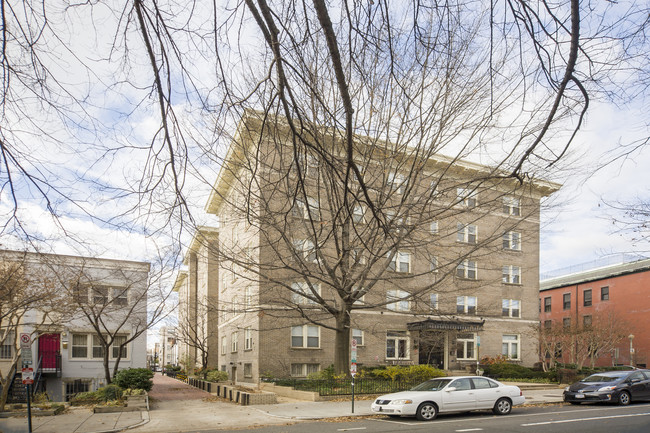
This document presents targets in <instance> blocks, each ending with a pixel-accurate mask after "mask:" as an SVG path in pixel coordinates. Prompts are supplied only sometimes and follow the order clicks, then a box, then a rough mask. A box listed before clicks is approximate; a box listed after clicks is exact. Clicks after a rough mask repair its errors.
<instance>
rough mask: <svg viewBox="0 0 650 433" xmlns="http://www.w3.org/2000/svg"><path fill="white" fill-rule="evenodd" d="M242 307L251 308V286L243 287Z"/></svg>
mask: <svg viewBox="0 0 650 433" xmlns="http://www.w3.org/2000/svg"><path fill="white" fill-rule="evenodd" d="M244 308H253V287H251V286H246V288H244Z"/></svg>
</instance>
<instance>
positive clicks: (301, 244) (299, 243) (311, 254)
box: [293, 239, 318, 263]
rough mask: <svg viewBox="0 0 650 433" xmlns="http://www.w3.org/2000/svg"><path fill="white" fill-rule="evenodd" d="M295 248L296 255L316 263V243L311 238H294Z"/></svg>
mask: <svg viewBox="0 0 650 433" xmlns="http://www.w3.org/2000/svg"><path fill="white" fill-rule="evenodd" d="M293 249H294V250H295V252H296V255H297V256H298V257H300V258H301V259H303V260H304V261H305V262H308V263H316V262H317V261H318V258H317V256H316V248H314V243H313V242H312V241H310V240H309V239H294V240H293Z"/></svg>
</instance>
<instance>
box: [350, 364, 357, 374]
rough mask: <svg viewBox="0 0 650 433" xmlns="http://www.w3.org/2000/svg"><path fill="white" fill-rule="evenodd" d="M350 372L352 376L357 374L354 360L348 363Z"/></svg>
mask: <svg viewBox="0 0 650 433" xmlns="http://www.w3.org/2000/svg"><path fill="white" fill-rule="evenodd" d="M350 374H352V376H354V375H355V374H357V363H356V362H353V363H352V364H350Z"/></svg>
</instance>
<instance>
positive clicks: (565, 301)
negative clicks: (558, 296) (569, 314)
mask: <svg viewBox="0 0 650 433" xmlns="http://www.w3.org/2000/svg"><path fill="white" fill-rule="evenodd" d="M570 308H571V293H565V294H564V295H563V296H562V309H564V310H568V309H570Z"/></svg>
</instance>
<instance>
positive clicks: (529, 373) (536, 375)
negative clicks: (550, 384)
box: [485, 363, 555, 380]
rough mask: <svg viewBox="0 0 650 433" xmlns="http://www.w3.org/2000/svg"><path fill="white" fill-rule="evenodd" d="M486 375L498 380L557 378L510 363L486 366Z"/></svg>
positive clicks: (553, 374)
mask: <svg viewBox="0 0 650 433" xmlns="http://www.w3.org/2000/svg"><path fill="white" fill-rule="evenodd" d="M485 375H486V376H491V377H495V378H497V379H547V380H551V379H553V378H554V377H555V373H551V372H549V373H547V372H543V371H535V370H533V369H532V368H528V367H524V366H523V365H518V364H510V363H496V364H488V365H486V366H485Z"/></svg>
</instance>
